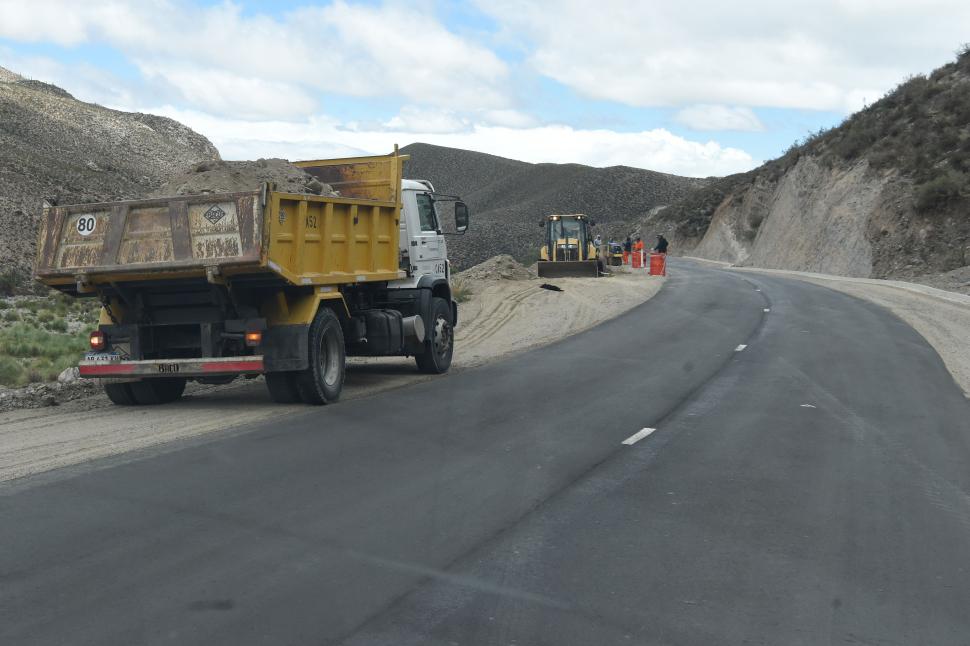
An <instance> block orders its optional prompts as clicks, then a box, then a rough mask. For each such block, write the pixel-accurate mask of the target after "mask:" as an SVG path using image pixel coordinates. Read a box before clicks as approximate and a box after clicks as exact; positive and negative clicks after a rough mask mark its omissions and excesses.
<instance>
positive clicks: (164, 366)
mask: <svg viewBox="0 0 970 646" xmlns="http://www.w3.org/2000/svg"><path fill="white" fill-rule="evenodd" d="M155 369H156V370H157V371H158V372H160V373H164V374H169V373H173V372H178V371H179V370H180V369H181V367H180V366H179V364H177V363H156V364H155Z"/></svg>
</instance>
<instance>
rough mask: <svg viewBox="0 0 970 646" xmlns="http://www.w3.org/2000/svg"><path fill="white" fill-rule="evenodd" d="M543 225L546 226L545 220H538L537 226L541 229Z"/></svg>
mask: <svg viewBox="0 0 970 646" xmlns="http://www.w3.org/2000/svg"><path fill="white" fill-rule="evenodd" d="M545 226H546V221H545V220H539V228H540V229H541V228H543V227H545Z"/></svg>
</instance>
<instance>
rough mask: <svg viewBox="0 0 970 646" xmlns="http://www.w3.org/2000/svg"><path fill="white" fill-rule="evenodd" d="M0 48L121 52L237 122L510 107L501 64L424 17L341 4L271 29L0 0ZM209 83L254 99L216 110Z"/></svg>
mask: <svg viewBox="0 0 970 646" xmlns="http://www.w3.org/2000/svg"><path fill="white" fill-rule="evenodd" d="M0 37H6V38H10V39H12V40H15V41H28V42H29V41H42V42H54V43H57V44H60V45H68V46H70V45H78V44H84V43H97V44H101V45H109V46H112V47H116V48H118V49H119V50H121V51H122V52H123V53H124V54H125V55H127V56H128V57H129V58H130V59H133V60H137V61H138V62H139V64H140V65H141V67H142V69H144V70H147V71H149V72H150V73H151V74H150V76H152V77H153V78H156V79H162V80H164V81H165V83H164V85H167V86H172V87H175V88H177V89H178V91H179V92H180V93H181V96H180V97H178V98H180V99H181V98H184V100H186V101H188V102H189V103H190V105H192V106H194V107H196V108H199V109H202V110H206V111H218V112H219V113H220V114H227V115H234V116H243V117H248V116H251V115H253V114H265V115H275V116H280V117H289V116H292V115H293V114H294V113H295V112H297V111H299V110H301V109H304V110H305V109H306V108H307V107H308V105H309V100H308V96H309V92H310V91H316V92H320V91H323V92H334V93H338V94H344V95H350V96H361V97H379V96H380V97H392V96H398V97H404V98H405V99H406V100H410V101H414V102H421V103H424V104H429V105H433V106H435V107H443V108H448V109H459V110H468V109H476V110H477V109H491V110H502V109H508V108H509V107H510V100H509V97H508V94H507V77H508V68H507V66H506V64H505V63H504V62H502V60H500V59H499V58H498V56H496V55H495V54H494V53H493V52H492V51H490V50H489V49H487V48H485V47H483V46H481V45H477V44H475V43H473V42H470V41H468V40H467V39H464V38H461V37H459V36H457V35H455V34H453V33H451V32H450V31H448V29H446V28H445V27H444V26H443V25H442V24H441V23H440V22H439V21H438V20H437V19H436V18H435V16H434V15H432V14H431V13H430V12H429V11H425V10H423V9H422V8H421V7H418V8H415V7H408V6H405V5H398V4H386V5H380V6H368V5H352V4H349V3H347V2H345V1H344V0H336V1H335V2H333V3H332V4H330V5H328V6H325V7H305V8H298V9H295V10H291V11H289V12H287V13H283V14H282V15H281V16H280V17H279V18H274V17H269V16H266V15H262V14H258V15H252V16H251V15H246V14H244V13H243V12H242V10H241V9H240V8H239V7H238V6H236V5H234V4H232V3H230V2H224V3H222V4H217V5H214V6H208V7H196V6H193V5H189V4H187V3H186V2H182V1H179V0H157V1H156V2H151V3H147V2H146V3H125V2H119V1H117V0H86V1H85V2H76V1H75V0H35V1H33V2H31V3H30V4H29V5H25V4H24V3H23V2H19V1H16V0H14V1H10V0H0ZM210 83H211V84H213V85H214V86H215V87H214V88H213V89H218V88H219V87H225V86H226V85H227V84H229V83H234V84H239V85H240V86H241V87H242V89H243V90H245V91H247V92H248V93H249V94H248V96H247V97H246V100H245V101H237V102H231V103H227V104H225V105H222V106H219V105H213V101H212V98H211V92H207V91H205V86H206V85H207V84H210ZM267 89H269V90H272V91H269V92H268V91H265V90H267Z"/></svg>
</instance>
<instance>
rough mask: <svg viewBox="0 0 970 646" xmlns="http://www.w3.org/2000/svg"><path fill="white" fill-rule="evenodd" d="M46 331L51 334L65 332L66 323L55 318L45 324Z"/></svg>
mask: <svg viewBox="0 0 970 646" xmlns="http://www.w3.org/2000/svg"><path fill="white" fill-rule="evenodd" d="M47 329H48V330H51V331H52V332H67V321H65V320H64V319H62V318H61V317H57V318H55V319H54V320H52V321H50V322H49V323H48V324H47Z"/></svg>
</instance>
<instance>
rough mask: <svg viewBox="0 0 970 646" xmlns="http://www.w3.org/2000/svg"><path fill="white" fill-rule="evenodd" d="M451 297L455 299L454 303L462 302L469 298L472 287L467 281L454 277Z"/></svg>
mask: <svg viewBox="0 0 970 646" xmlns="http://www.w3.org/2000/svg"><path fill="white" fill-rule="evenodd" d="M451 297H452V298H454V299H455V302H456V303H464V302H465V301H467V300H468V299H469V298H471V297H472V288H471V286H470V285H469V284H468V281H466V280H464V279H461V278H455V279H454V280H452V283H451Z"/></svg>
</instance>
